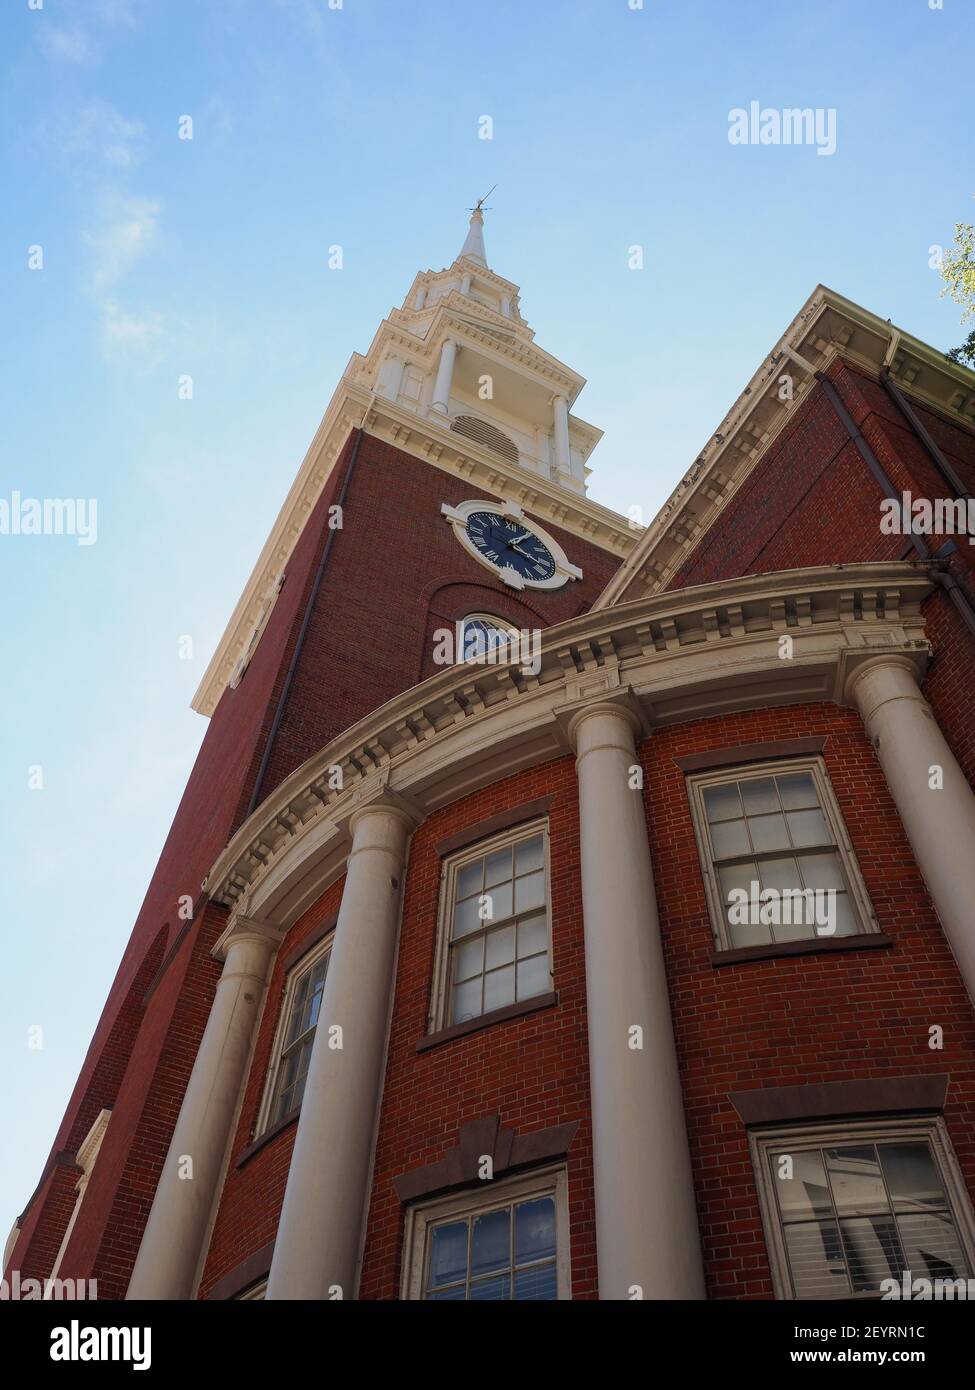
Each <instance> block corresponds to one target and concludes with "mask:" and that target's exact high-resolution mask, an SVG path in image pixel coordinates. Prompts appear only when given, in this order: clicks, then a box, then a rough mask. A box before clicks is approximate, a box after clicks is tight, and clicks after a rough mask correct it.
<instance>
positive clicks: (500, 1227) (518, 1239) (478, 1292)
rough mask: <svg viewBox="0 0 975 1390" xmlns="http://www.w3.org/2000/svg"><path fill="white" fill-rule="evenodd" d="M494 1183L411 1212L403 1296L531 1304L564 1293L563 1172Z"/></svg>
mask: <svg viewBox="0 0 975 1390" xmlns="http://www.w3.org/2000/svg"><path fill="white" fill-rule="evenodd" d="M490 1186H491V1187H492V1189H494V1185H493V1184H490ZM499 1187H500V1189H501V1190H497V1189H494V1190H492V1192H491V1194H490V1195H487V1194H485V1195H483V1196H475V1195H473V1194H471V1193H469V1192H468V1193H464V1194H459V1195H457V1196H454V1197H452V1198H445V1199H441V1200H440V1201H439V1202H435V1203H432V1204H431V1205H430V1206H428V1207H421V1208H419V1209H418V1210H414V1211H411V1213H410V1214H409V1218H408V1222H407V1252H408V1260H407V1262H406V1278H407V1280H408V1284H407V1287H406V1289H405V1293H406V1297H408V1298H413V1299H425V1300H429V1301H432V1302H436V1303H455V1302H456V1303H464V1302H474V1301H477V1302H499V1301H502V1300H509V1301H518V1302H526V1303H527V1302H536V1303H537V1302H548V1301H551V1300H555V1299H559V1298H567V1297H568V1296H569V1289H568V1238H567V1230H566V1228H567V1216H566V1201H565V1174H564V1172H559V1173H549V1174H547V1175H542V1176H540V1177H534V1178H531V1177H529V1178H525V1179H516V1180H514V1181H512V1182H509V1183H503V1184H499Z"/></svg>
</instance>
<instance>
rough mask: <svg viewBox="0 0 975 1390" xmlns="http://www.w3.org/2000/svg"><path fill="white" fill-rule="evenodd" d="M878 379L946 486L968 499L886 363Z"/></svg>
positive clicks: (967, 493) (963, 486)
mask: <svg viewBox="0 0 975 1390" xmlns="http://www.w3.org/2000/svg"><path fill="white" fill-rule="evenodd" d="M880 380H881V382H882V383H883V386H884V389H885V390H886V392H887V394H888V396H890V398H891V400H892V401H893V402H894V404H895V405H896V406H897V409H898V410H899V411H900V413H901V414H902V415H903V416H904V419H905V420H906V421H907V423H908V424H909V425H910V426H911V428H912V429H913V431H914V433H915V434H916V435H917V437H918V439H919V440H920V441H921V443H922V444H923V445H924V448H925V449H926V450H927V453H928V456H929V457H930V459H931V460H932V462H933V463H934V466H935V468H937V470H938V472H939V473H940V474H941V476H942V478H944V480H945V482H946V483H947V484H948V486H949V487H951V488H952V489H953V491H954V494H955V496H956V497H961V498H965V499H968V498H969V497H970V496H971V494H970V493H969V491H968V489H967V488H966V487H965V484H964V483H963V482H962V480H961V478H960V477H959V476H958V474H957V473H956V472H955V470H954V468H953V467H952V465H951V464H950V463H949V462H948V460H947V459H946V458H945V456H944V454H943V453H942V452H941V450H940V449H939V448H938V446H937V444H936V443H935V441H934V438H933V436H932V435H931V433H930V431H929V430H928V428H927V426H926V425H925V423H924V421H923V420H922V419H921V418H920V416H919V415H918V414H917V412H916V410H915V409H914V407H913V406H912V405H911V403H910V401H909V400H908V399H907V397H906V396H905V395H904V393H903V391H901V389H900V387H899V386H897V385H896V384H895V383H894V381H892V379H891V376H890V367H889V366H887V365H886V364H885V365H884V367H883V368H882V370H881V373H880Z"/></svg>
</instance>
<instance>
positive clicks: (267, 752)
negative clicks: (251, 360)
mask: <svg viewBox="0 0 975 1390" xmlns="http://www.w3.org/2000/svg"><path fill="white" fill-rule="evenodd" d="M366 413H367V414H368V411H367V412H366ZM365 418H366V417H365V416H363V420H365ZM364 433H365V429H364V427H363V426H361V425H360V427H359V433H358V435H357V436H356V441H355V444H354V445H353V446H352V456H351V457H350V459H349V463H348V467H347V468H346V470H345V477H344V478H343V479H342V491H341V493H340V495H339V500H338V506H339V507H344V505H345V498H346V494H347V493H348V491H349V483H350V481H351V479H352V470H353V469H354V468H355V461H356V459H357V458H358V457H359V445H360V444H361V443H362V436H363V434H364ZM334 540H335V530H330V531H329V533H328V536H327V537H326V540H325V544H324V546H323V547H322V554H321V558H320V559H319V561H318V569H317V570H316V571H315V578H314V581H313V583H312V586H311V593H310V594H309V595H308V602H307V603H306V604H305V611H304V614H303V616H302V619H301V627H300V629H299V631H298V640H297V641H296V642H295V649H294V651H293V652H292V654H291V662H290V664H289V666H288V674H287V675H286V676H285V678H284V685H283V686H282V687H281V694H280V695H279V696H278V703H277V705H276V706H275V710H274V720H273V722H272V724H271V732H270V733H269V734H268V736H267V742H266V743H265V745H264V752H263V754H262V755H261V765H260V767H259V768H258V769H257V776H256V777H255V779H254V789H253V791H252V792H251V796H250V801H249V802H248V803H247V811H246V813H245V815H244V820H247V818H248V816H250V815H251V813H252V812H253V811H254V809H255V807H256V806H257V804H258V802H259V801H260V799H261V787H262V786H263V784H264V777H265V775H266V773H267V766H268V763H269V762H270V761H271V754H272V752H273V751H274V743H275V739H276V738H277V734H278V730H279V729H280V727H281V720H282V719H283V718H284V711H285V706H286V705H287V703H288V696H289V695H290V694H291V686H292V684H293V682H294V677H295V671H296V670H297V669H298V660H299V658H300V656H301V649H302V647H303V646H304V644H305V635H306V633H307V632H308V626H309V624H310V623H311V614H312V609H313V608H314V607H315V600H316V599H317V598H318V591H319V589H320V588H321V585H322V577H323V575H324V573H325V566H326V565H327V564H328V557H329V554H330V552H331V549H332V542H333V541H334Z"/></svg>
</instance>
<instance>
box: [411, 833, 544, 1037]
mask: <svg viewBox="0 0 975 1390" xmlns="http://www.w3.org/2000/svg"><path fill="white" fill-rule="evenodd" d="M546 838H547V837H546V834H545V831H544V829H543V828H541V827H539V826H535V827H534V828H533V829H531V830H528V831H522V832H521V833H520V834H518V835H516V836H510V835H509V836H508V837H507V838H504V839H500V840H494V841H492V842H490V845H489V846H484V847H481V846H479V847H478V848H477V849H476V850H474V851H466V852H465V853H463V854H461V855H458V856H457V857H456V858H455V859H454V860H451V861H450V862H449V863H448V865H447V867H446V873H445V886H444V899H443V903H444V912H443V917H444V921H443V935H442V938H441V939H442V943H443V944H442V956H443V959H442V963H441V967H440V968H441V979H442V982H443V987H442V991H441V996H442V1002H441V1007H440V1009H439V1011H438V1015H437V1017H436V1020H435V1026H440V1027H449V1026H451V1025H452V1024H455V1023H465V1022H467V1021H469V1020H470V1019H474V1018H479V1017H480V1016H481V1015H482V1014H487V1013H491V1012H492V1011H493V1010H495V1009H503V1008H505V1007H506V1006H507V1005H509V1004H514V1003H518V1002H520V1001H522V1000H524V999H531V998H533V997H534V996H536V995H539V994H545V993H547V992H548V991H549V990H550V989H551V987H552V973H551V963H550V950H549V922H548V888H547V879H548V875H547V871H546Z"/></svg>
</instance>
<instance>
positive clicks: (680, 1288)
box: [568, 701, 704, 1299]
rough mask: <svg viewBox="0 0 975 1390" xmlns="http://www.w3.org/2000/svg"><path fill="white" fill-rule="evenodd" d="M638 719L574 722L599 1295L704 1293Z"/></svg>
mask: <svg viewBox="0 0 975 1390" xmlns="http://www.w3.org/2000/svg"><path fill="white" fill-rule="evenodd" d="M637 726H638V718H637V715H636V714H635V712H634V711H632V710H631V709H630V708H629V707H628V706H626V705H624V704H617V703H613V702H610V701H607V702H605V703H598V704H593V705H590V706H586V707H583V708H582V709H581V710H579V711H577V712H576V713H575V714H573V715H572V717H571V718H570V720H569V724H568V732H569V736H570V738H571V739H572V741H573V743H574V744H575V748H576V771H577V775H578V779H579V814H580V837H581V849H582V910H583V923H584V933H585V948H586V1009H587V1013H588V1020H589V1076H590V1089H591V1093H592V1130H593V1165H594V1170H595V1187H596V1252H597V1258H598V1272H599V1297H600V1298H601V1299H631V1298H636V1297H642V1298H644V1299H696V1298H703V1297H704V1276H703V1271H702V1264H701V1247H700V1235H699V1231H698V1224H697V1209H696V1206H695V1202H694V1188H693V1183H692V1180H691V1164H690V1155H689V1153H688V1146H687V1135H686V1131H685V1124H684V1102H683V1096H682V1094H681V1085H680V1076H679V1074H678V1069H677V1055H676V1051H675V1047H674V1036H673V1027H672V1024H671V1018H670V1000H669V997H668V993H667V976H666V972H665V969H664V958H663V950H662V947H661V942H660V929H659V925H658V920H657V904H656V898H655V895H654V886H653V870H652V867H651V863H650V846H649V843H648V841H647V826H646V819H645V816H644V810H643V797H642V794H641V792H640V791H639V790H637V789H635V788H631V769H632V768H633V767H634V765H636V764H637V763H638V761H639V760H638V758H637V754H636V745H635V740H634V734H635V731H636V729H637Z"/></svg>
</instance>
